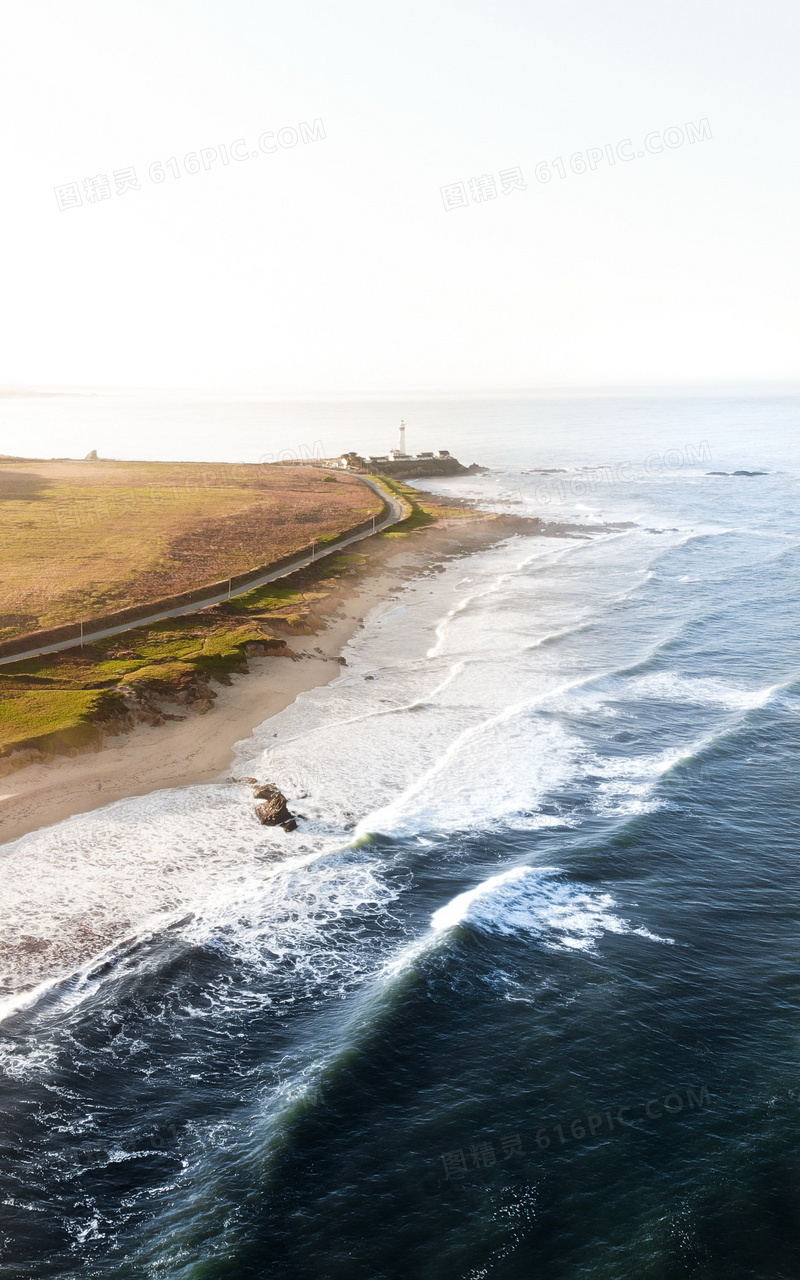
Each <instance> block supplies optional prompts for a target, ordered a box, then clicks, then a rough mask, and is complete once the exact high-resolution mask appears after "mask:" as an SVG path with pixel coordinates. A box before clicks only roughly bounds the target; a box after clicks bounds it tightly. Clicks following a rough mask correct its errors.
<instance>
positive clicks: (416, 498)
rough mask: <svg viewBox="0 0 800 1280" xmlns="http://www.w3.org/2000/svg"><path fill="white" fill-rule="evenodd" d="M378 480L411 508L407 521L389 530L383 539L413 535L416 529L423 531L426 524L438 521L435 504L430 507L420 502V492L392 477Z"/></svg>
mask: <svg viewBox="0 0 800 1280" xmlns="http://www.w3.org/2000/svg"><path fill="white" fill-rule="evenodd" d="M378 479H379V480H380V482H381V484H383V485H385V486H386V488H387V489H388V490H389V491H390V492H391V493H393V494H394V495H395V497H396V498H402V499H403V501H404V502H407V503H408V505H409V506H410V508H411V511H410V513H409V514H408V515H407V516H406V518H405V520H401V521H400V523H399V524H396V525H393V527H392V528H391V529H387V530H386V531H385V533H383V534H382V537H384V538H398V537H402V536H403V535H404V534H406V533H413V532H414V530H415V529H421V528H422V527H423V526H424V525H426V524H431V522H432V521H433V520H435V519H436V516H437V514H438V512H437V511H436V510H434V509H432V506H433V504H431V507H429V506H428V505H427V504H423V502H422V501H420V494H419V490H417V489H412V488H411V487H410V486H409V485H407V484H403V483H402V481H401V480H393V479H392V478H391V477H390V476H378Z"/></svg>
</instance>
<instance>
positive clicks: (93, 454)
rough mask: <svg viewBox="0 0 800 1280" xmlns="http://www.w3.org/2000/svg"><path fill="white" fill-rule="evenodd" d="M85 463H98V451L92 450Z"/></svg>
mask: <svg viewBox="0 0 800 1280" xmlns="http://www.w3.org/2000/svg"><path fill="white" fill-rule="evenodd" d="M84 462H97V450H96V449H90V450H89V452H88V453H87V455H86V457H85V458H84Z"/></svg>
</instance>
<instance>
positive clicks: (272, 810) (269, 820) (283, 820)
mask: <svg viewBox="0 0 800 1280" xmlns="http://www.w3.org/2000/svg"><path fill="white" fill-rule="evenodd" d="M253 794H254V795H255V798H256V800H260V801H261V804H257V805H256V814H257V816H258V820H259V822H261V823H263V825H264V826H265V827H278V826H282V827H283V829H284V831H294V830H295V828H296V826H297V823H296V822H295V820H294V818H293V817H292V815H291V813H290V812H289V810H288V808H287V805H286V796H285V795H284V794H283V792H282V791H279V790H278V788H277V787H276V786H273V784H272V783H270V782H268V783H266V784H265V785H264V786H262V787H256V788H255V791H254V793H253ZM290 823H292V824H293V825H292V826H290V825H289V824H290Z"/></svg>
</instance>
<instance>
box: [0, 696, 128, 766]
mask: <svg viewBox="0 0 800 1280" xmlns="http://www.w3.org/2000/svg"><path fill="white" fill-rule="evenodd" d="M111 705H112V704H110V703H109V700H108V695H107V694H106V693H105V692H104V691H92V692H90V691H88V690H78V689H47V690H44V689H28V690H16V691H14V692H12V693H8V694H4V696H3V699H2V702H0V749H1V750H2V751H3V752H4V753H7V752H8V751H10V750H12V749H13V748H14V747H19V746H22V745H23V744H28V743H32V744H34V745H36V746H39V747H42V748H43V749H45V750H46V749H48V748H50V749H52V750H64V748H65V747H66V748H69V747H83V746H87V745H89V744H90V743H91V742H93V741H96V740H98V738H99V735H98V730H97V728H96V726H95V724H94V723H92V721H93V720H94V719H95V718H98V717H99V716H100V715H101V714H102V713H103V712H107V711H109V710H110V709H111Z"/></svg>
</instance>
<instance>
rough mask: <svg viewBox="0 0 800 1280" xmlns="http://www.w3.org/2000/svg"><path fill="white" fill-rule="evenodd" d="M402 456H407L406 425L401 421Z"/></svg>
mask: <svg viewBox="0 0 800 1280" xmlns="http://www.w3.org/2000/svg"><path fill="white" fill-rule="evenodd" d="M400 455H401V457H405V456H406V424H405V423H404V422H403V419H402V418H401V419H400Z"/></svg>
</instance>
